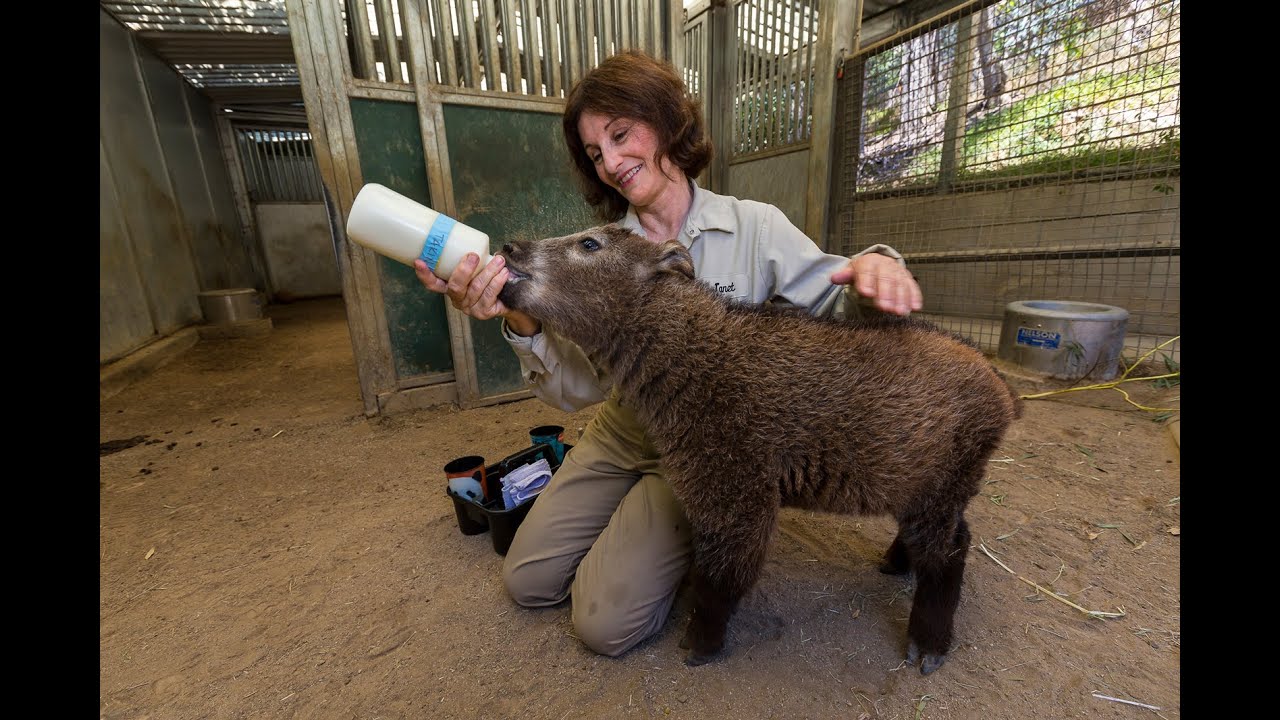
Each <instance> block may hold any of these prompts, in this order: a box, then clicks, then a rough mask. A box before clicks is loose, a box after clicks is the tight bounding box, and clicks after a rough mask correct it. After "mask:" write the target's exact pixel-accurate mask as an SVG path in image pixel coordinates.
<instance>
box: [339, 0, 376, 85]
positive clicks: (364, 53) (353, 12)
mask: <svg viewBox="0 0 1280 720" xmlns="http://www.w3.org/2000/svg"><path fill="white" fill-rule="evenodd" d="M346 3H347V24H348V26H349V27H350V28H351V35H352V37H353V38H354V42H352V45H353V46H354V47H355V57H353V58H351V74H352V75H353V76H355V77H360V78H373V79H376V78H377V70H376V69H375V68H374V65H373V63H374V55H373V36H372V35H370V33H369V10H368V8H367V7H366V6H365V0H346Z"/></svg>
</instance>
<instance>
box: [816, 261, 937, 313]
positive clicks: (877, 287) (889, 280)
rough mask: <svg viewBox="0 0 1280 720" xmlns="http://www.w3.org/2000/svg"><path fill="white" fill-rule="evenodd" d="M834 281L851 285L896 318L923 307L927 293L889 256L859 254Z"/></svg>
mask: <svg viewBox="0 0 1280 720" xmlns="http://www.w3.org/2000/svg"><path fill="white" fill-rule="evenodd" d="M831 282H832V283H833V284H835V285H852V286H853V288H854V290H856V291H857V292H858V294H859V295H862V296H863V297H868V298H871V299H873V300H875V304H876V307H877V308H878V309H880V310H883V311H884V312H890V313H893V314H895V315H909V314H910V313H911V311H912V310H919V309H921V308H923V307H924V294H923V293H921V292H920V286H919V285H917V284H916V279H915V278H914V277H912V275H911V273H910V272H908V271H907V269H906V268H904V267H902V265H901V264H899V263H898V261H897V260H894V259H893V258H891V257H889V256H888V255H881V254H880V253H874V252H871V253H867V254H866V255H860V256H858V257H856V258H854V259H852V260H850V261H849V264H848V265H845V266H844V267H842V268H840V269H839V270H837V271H835V272H834V273H833V274H832V275H831Z"/></svg>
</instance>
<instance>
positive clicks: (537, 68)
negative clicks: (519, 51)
mask: <svg viewBox="0 0 1280 720" xmlns="http://www.w3.org/2000/svg"><path fill="white" fill-rule="evenodd" d="M520 25H521V35H523V36H524V53H523V54H524V57H525V70H526V72H527V73H528V76H529V93H528V94H530V95H545V94H546V93H544V92H543V90H542V56H543V53H544V52H545V51H546V50H545V48H544V47H543V43H542V33H541V32H539V29H538V18H537V17H536V13H535V12H534V11H533V3H532V2H530V0H520Z"/></svg>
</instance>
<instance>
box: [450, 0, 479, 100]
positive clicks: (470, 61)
mask: <svg viewBox="0 0 1280 720" xmlns="http://www.w3.org/2000/svg"><path fill="white" fill-rule="evenodd" d="M450 5H451V6H452V7H453V9H454V12H455V13H457V16H458V38H459V44H460V48H459V49H460V50H461V51H462V53H463V55H464V56H465V59H464V60H463V63H462V67H463V72H464V74H465V75H466V87H469V88H474V89H476V90H479V89H480V82H481V81H482V80H483V79H484V72H483V71H482V70H481V69H480V44H481V43H480V32H481V30H480V27H479V25H478V24H477V22H476V14H475V12H474V11H473V8H472V6H471V0H450Z"/></svg>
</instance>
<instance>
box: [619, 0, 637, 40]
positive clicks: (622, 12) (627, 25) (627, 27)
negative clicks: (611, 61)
mask: <svg viewBox="0 0 1280 720" xmlns="http://www.w3.org/2000/svg"><path fill="white" fill-rule="evenodd" d="M617 2H618V6H617V9H616V11H617V17H618V29H619V31H620V32H619V44H618V49H620V50H621V49H623V48H627V49H629V48H632V47H634V45H633V44H632V43H633V42H634V40H633V33H632V31H631V24H632V21H633V20H634V17H633V8H632V7H631V2H630V0H617Z"/></svg>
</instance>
